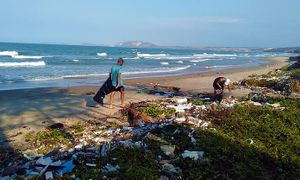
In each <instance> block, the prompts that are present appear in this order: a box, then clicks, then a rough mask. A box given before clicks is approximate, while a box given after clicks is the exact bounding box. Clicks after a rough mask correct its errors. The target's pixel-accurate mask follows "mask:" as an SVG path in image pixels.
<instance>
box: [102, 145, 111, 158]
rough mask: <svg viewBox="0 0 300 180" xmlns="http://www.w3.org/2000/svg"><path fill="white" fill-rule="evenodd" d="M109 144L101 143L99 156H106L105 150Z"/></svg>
mask: <svg viewBox="0 0 300 180" xmlns="http://www.w3.org/2000/svg"><path fill="white" fill-rule="evenodd" d="M109 145H110V144H109V143H108V142H106V143H104V144H103V145H102V147H101V157H106V154H107V151H108V149H109Z"/></svg>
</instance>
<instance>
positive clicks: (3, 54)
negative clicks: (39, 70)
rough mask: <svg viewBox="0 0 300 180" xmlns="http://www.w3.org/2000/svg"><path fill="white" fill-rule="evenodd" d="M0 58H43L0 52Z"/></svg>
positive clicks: (14, 52)
mask: <svg viewBox="0 0 300 180" xmlns="http://www.w3.org/2000/svg"><path fill="white" fill-rule="evenodd" d="M0 56H10V57H12V58H14V59H42V58H43V57H44V56H25V55H19V53H18V52H17V51H0Z"/></svg>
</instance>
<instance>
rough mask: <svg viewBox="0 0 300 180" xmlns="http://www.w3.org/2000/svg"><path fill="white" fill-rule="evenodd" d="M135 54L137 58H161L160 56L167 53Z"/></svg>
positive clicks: (164, 55)
mask: <svg viewBox="0 0 300 180" xmlns="http://www.w3.org/2000/svg"><path fill="white" fill-rule="evenodd" d="M137 56H138V57H139V58H161V57H167V56H168V54H143V53H137Z"/></svg>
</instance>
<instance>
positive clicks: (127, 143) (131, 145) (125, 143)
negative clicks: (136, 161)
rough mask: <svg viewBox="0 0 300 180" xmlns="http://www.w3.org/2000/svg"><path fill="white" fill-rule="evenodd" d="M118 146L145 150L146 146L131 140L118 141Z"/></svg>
mask: <svg viewBox="0 0 300 180" xmlns="http://www.w3.org/2000/svg"><path fill="white" fill-rule="evenodd" d="M119 144H120V145H122V146H125V147H129V148H145V147H146V144H145V143H144V142H143V141H137V142H134V141H132V140H126V141H119Z"/></svg>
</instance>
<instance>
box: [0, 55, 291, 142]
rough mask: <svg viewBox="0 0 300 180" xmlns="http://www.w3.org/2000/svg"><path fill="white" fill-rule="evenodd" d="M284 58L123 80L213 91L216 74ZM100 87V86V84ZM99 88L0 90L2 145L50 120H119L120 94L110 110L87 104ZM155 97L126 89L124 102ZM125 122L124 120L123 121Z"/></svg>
mask: <svg viewBox="0 0 300 180" xmlns="http://www.w3.org/2000/svg"><path fill="white" fill-rule="evenodd" d="M287 59H288V58H287V57H274V58H268V59H267V60H268V61H269V62H270V63H269V64H267V65H265V66H263V67H259V68H242V69H231V70H225V71H218V72H217V71H214V72H208V73H198V74H189V75H182V76H173V77H160V78H135V79H125V84H126V85H129V86H135V87H140V86H146V87H153V85H155V84H160V85H164V86H174V87H179V88H181V91H186V92H193V93H195V92H198V93H200V92H212V87H211V86H212V82H213V80H214V78H215V77H217V76H225V77H228V78H231V79H232V81H238V80H241V79H244V78H246V77H247V76H249V75H251V74H264V73H267V72H269V71H271V70H274V69H278V68H281V67H283V66H285V65H287V64H288V62H287ZM99 86H100V85H99ZM98 88H99V87H95V86H81V87H71V88H39V89H24V90H22V89H21V90H8V91H0V138H1V144H4V143H3V142H8V143H10V145H18V146H19V147H21V146H22V144H23V142H24V135H25V134H27V133H29V132H32V131H33V132H37V131H39V130H41V129H42V128H44V127H47V126H49V125H51V124H53V123H58V122H64V123H76V122H78V121H86V122H97V123H99V124H103V125H106V124H109V123H114V122H116V121H119V119H120V118H119V117H120V113H119V110H120V109H121V107H120V106H119V104H120V99H119V95H118V94H117V95H116V96H115V107H114V109H109V108H108V105H107V99H108V98H106V99H105V106H104V107H97V108H94V107H88V106H87V105H86V102H88V101H90V100H91V98H92V97H93V93H95V92H96V91H97V90H98ZM248 92H249V91H248V90H234V91H233V96H242V95H245V94H247V93H248ZM158 98H159V97H157V96H152V95H146V94H138V93H137V92H136V90H134V89H127V90H126V94H125V100H126V103H129V102H138V101H143V100H154V99H158ZM122 123H126V122H122Z"/></svg>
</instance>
